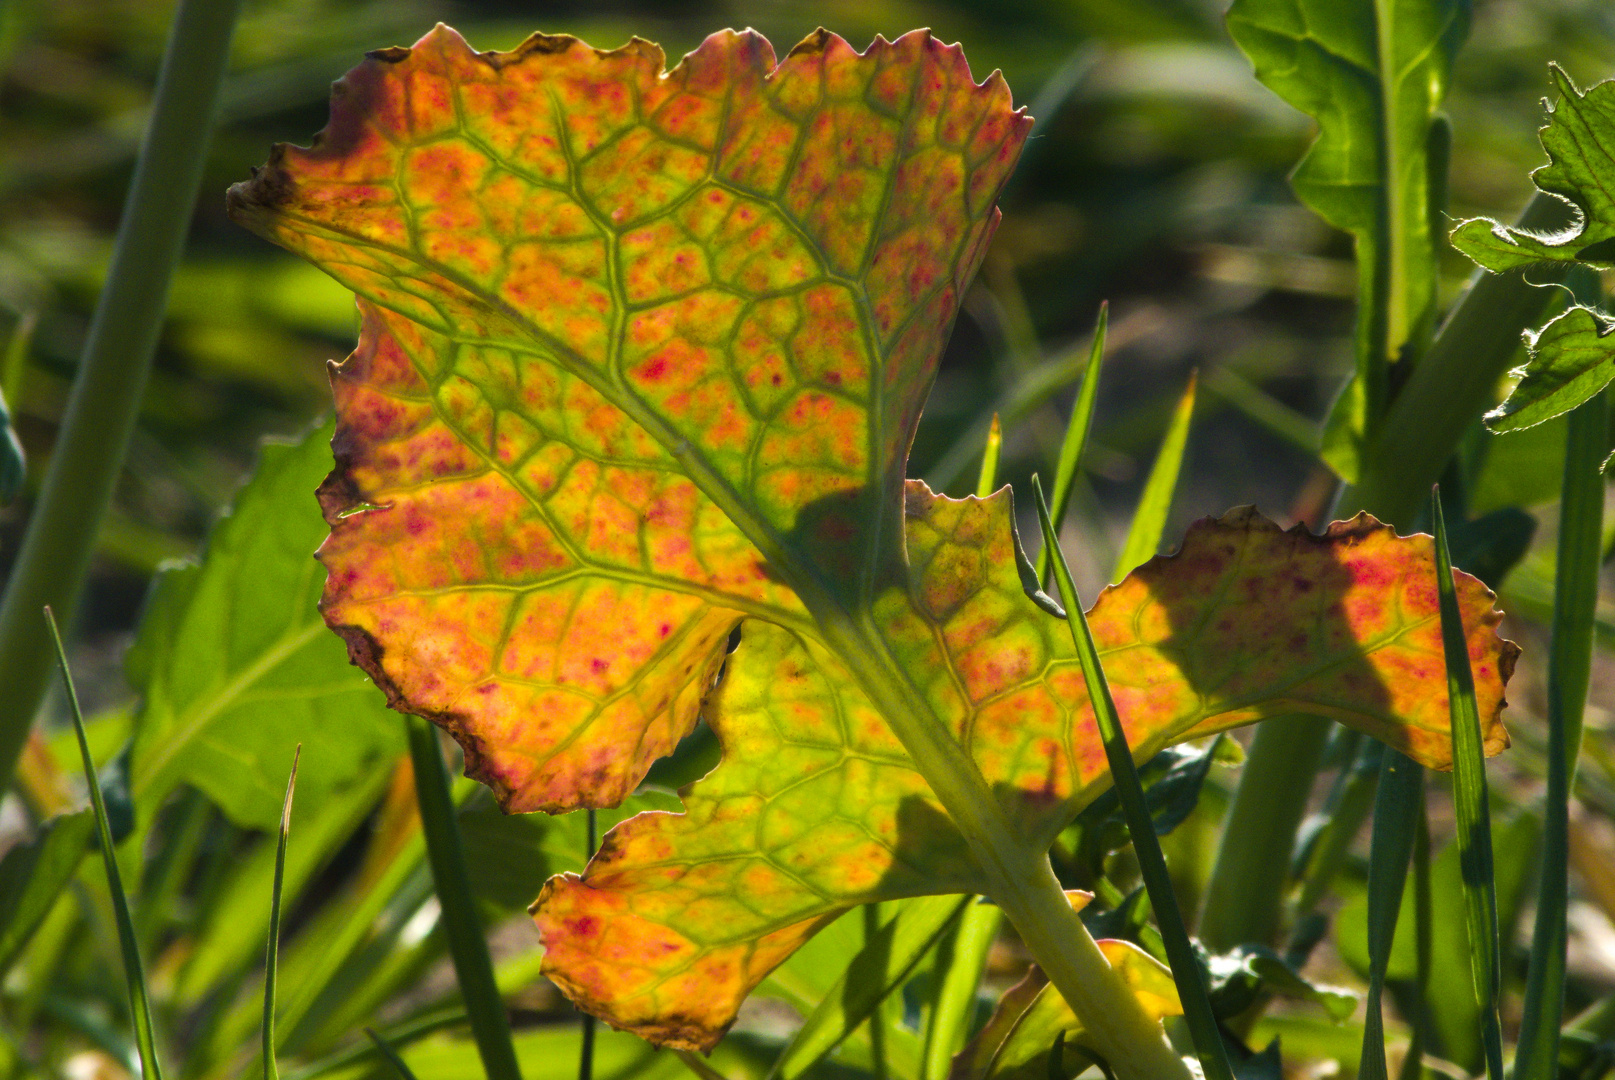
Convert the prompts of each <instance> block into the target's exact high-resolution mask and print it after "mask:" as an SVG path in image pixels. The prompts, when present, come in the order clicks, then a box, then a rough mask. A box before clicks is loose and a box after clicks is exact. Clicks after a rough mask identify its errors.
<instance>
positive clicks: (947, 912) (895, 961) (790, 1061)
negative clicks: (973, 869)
mask: <svg viewBox="0 0 1615 1080" xmlns="http://www.w3.org/2000/svg"><path fill="white" fill-rule="evenodd" d="M969 903H970V898H969V897H964V896H927V897H922V898H918V899H914V900H903V901H899V902H898V904H897V905H896V908H897V914H896V915H894V916H893V917H892V918H890V919H888V920H886V922H885V923H884V924H882V925H874V920H875V919H876V918H878V912H877V910H876V909H875V907H874V906H873V905H865V907H864V917H865V919H866V920H868V923H866V927H867V930H868V933H867V936H866V940H865V943H864V947H863V948H862V949H860V950H858V954H857V955H856V956H854V957H853V958H852V961H851V963H849V964H848V965H847V969H846V970H845V971H844V972H842V974H841V978H839V979H837V980H836V983H835V985H834V986H832V987H830V989H829V990H827V991H825V994H824V997H823V998H821V999H820V1000H819V1004H818V1006H817V1007H816V1008H815V1009H814V1010H813V1012H812V1013H811V1014H809V1016H808V1018H807V1020H806V1021H805V1022H804V1023H803V1024H802V1026H801V1028H800V1029H798V1031H797V1033H796V1035H795V1036H794V1037H792V1039H791V1041H790V1043H789V1044H788V1045H787V1046H786V1047H785V1049H784V1050H782V1051H781V1052H780V1055H779V1057H778V1058H777V1059H775V1061H774V1064H773V1067H772V1068H770V1069H769V1071H768V1080H795V1078H796V1077H799V1076H803V1075H805V1074H806V1073H807V1072H808V1071H809V1070H810V1069H812V1068H813V1067H814V1066H815V1065H816V1064H818V1063H819V1062H820V1061H822V1060H824V1058H825V1056H826V1055H828V1054H829V1053H830V1052H831V1051H832V1050H834V1049H835V1048H836V1047H837V1046H840V1045H841V1043H842V1041H843V1040H844V1039H846V1038H847V1036H849V1035H851V1034H852V1032H853V1031H854V1030H856V1029H857V1027H858V1025H859V1024H861V1023H863V1022H864V1021H865V1020H870V1019H872V1018H873V1019H874V1020H876V1021H878V1019H879V1018H878V1016H877V1009H878V1008H879V1006H880V1003H881V1002H882V1001H884V1000H885V999H886V997H887V995H888V994H890V993H891V992H892V991H894V990H896V989H897V988H898V987H899V986H902V985H903V983H904V982H905V981H906V980H907V979H908V977H909V976H910V975H912V974H913V973H914V969H915V967H916V966H917V965H918V964H919V962H920V961H921V960H923V959H924V958H925V956H926V954H928V953H929V952H930V951H931V950H932V949H933V948H935V946H936V943H937V942H938V941H939V940H940V939H941V937H942V935H943V934H944V933H945V932H946V931H947V929H948V927H950V926H952V925H953V922H954V920H955V919H956V918H958V917H959V914H960V912H961V911H962V910H963V909H964V908H965V907H966V906H967V905H968V904H969ZM994 910H996V909H994ZM879 1030H880V1028H879V1024H878V1023H876V1025H875V1027H874V1028H872V1029H871V1035H872V1036H874V1037H875V1038H878V1037H879V1036H878V1035H877V1034H876V1032H878V1031H879ZM876 1060H877V1063H878V1062H879V1060H880V1055H879V1054H878V1053H877V1054H876Z"/></svg>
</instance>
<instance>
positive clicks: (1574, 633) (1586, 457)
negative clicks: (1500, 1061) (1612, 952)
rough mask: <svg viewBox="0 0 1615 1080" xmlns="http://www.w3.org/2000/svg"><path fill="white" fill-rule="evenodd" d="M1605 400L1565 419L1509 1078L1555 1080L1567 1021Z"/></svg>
mask: <svg viewBox="0 0 1615 1080" xmlns="http://www.w3.org/2000/svg"><path fill="white" fill-rule="evenodd" d="M1608 401H1609V399H1608V397H1607V396H1606V395H1603V394H1599V395H1597V396H1595V397H1593V398H1591V399H1589V400H1588V401H1586V402H1585V403H1584V404H1582V405H1581V406H1580V407H1578V408H1577V409H1575V410H1574V411H1573V412H1571V414H1570V420H1569V427H1570V430H1569V434H1568V437H1567V440H1566V444H1565V471H1564V488H1563V491H1562V494H1561V495H1560V502H1559V552H1558V559H1557V562H1556V563H1555V566H1554V585H1553V638H1552V642H1551V643H1550V645H1549V649H1548V792H1547V805H1546V807H1545V809H1544V814H1545V820H1544V822H1543V843H1542V877H1541V884H1540V886H1539V889H1538V893H1537V907H1536V925H1535V927H1534V928H1533V930H1532V934H1531V967H1530V972H1529V974H1528V975H1527V976H1526V983H1525V1006H1524V1013H1523V1015H1522V1016H1521V1018H1520V1035H1519V1041H1518V1043H1517V1046H1518V1049H1517V1050H1516V1052H1515V1058H1514V1075H1515V1076H1516V1077H1517V1078H1518V1080H1553V1078H1554V1077H1555V1076H1556V1075H1557V1073H1558V1061H1559V1026H1560V1024H1561V1022H1562V1019H1563V1016H1564V996H1565V950H1566V947H1567V944H1568V940H1569V936H1568V933H1569V932H1568V927H1567V925H1566V908H1567V905H1568V902H1569V864H1570V850H1569V849H1570V792H1571V789H1572V786H1573V785H1574V783H1575V780H1576V759H1577V758H1578V757H1579V756H1580V753H1581V724H1582V712H1583V710H1584V709H1585V707H1586V704H1587V684H1588V680H1589V677H1590V675H1591V671H1592V646H1593V617H1594V614H1595V608H1596V607H1597V604H1598V571H1599V562H1600V558H1599V554H1600V553H1599V542H1600V532H1601V530H1602V527H1603V519H1604V478H1603V477H1602V476H1601V475H1599V471H1598V467H1599V463H1600V461H1601V460H1602V458H1603V454H1604V451H1605V440H1606V438H1607V431H1608V428H1609V404H1608Z"/></svg>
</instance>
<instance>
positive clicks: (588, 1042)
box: [578, 806, 597, 1080]
mask: <svg viewBox="0 0 1615 1080" xmlns="http://www.w3.org/2000/svg"><path fill="white" fill-rule="evenodd" d="M584 813H585V814H586V815H587V819H586V824H585V834H586V835H585V836H584V839H583V862H584V865H585V866H587V865H588V862H589V860H590V859H592V858H594V852H595V848H596V846H597V840H596V837H595V825H596V824H597V823H596V821H595V817H594V807H592V806H591V807H590V808H589V809H587V810H585V811H584ZM594 1029H595V1019H594V1017H593V1016H590V1015H589V1014H588V1013H584V1014H583V1031H582V1035H581V1038H580V1039H579V1045H578V1080H594Z"/></svg>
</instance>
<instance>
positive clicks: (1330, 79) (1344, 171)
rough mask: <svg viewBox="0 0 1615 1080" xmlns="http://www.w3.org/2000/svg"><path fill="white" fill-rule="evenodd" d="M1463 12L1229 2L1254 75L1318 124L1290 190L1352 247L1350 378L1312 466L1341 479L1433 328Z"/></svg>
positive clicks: (1461, 2)
mask: <svg viewBox="0 0 1615 1080" xmlns="http://www.w3.org/2000/svg"><path fill="white" fill-rule="evenodd" d="M1468 23H1469V4H1468V3H1467V2H1466V0H1374V2H1370V0H1351V2H1346V3H1341V2H1337V0H1236V2H1235V3H1234V4H1233V6H1232V7H1230V8H1229V11H1228V30H1229V33H1230V34H1231V35H1232V36H1233V39H1234V41H1235V43H1236V44H1237V45H1238V46H1239V47H1240V49H1242V50H1243V51H1244V53H1245V55H1246V56H1248V57H1249V58H1250V60H1251V63H1252V65H1253V66H1254V67H1255V69H1256V77H1257V78H1258V79H1260V80H1261V81H1262V82H1263V83H1264V84H1266V85H1267V86H1268V87H1269V88H1270V89H1271V90H1273V92H1274V93H1276V94H1278V95H1279V96H1280V97H1282V98H1284V100H1286V101H1288V102H1289V103H1290V104H1291V105H1293V106H1295V107H1296V108H1297V109H1300V110H1301V111H1302V112H1304V113H1306V114H1307V115H1308V116H1310V117H1312V118H1313V119H1314V120H1316V121H1317V122H1318V137H1317V139H1316V140H1315V141H1314V142H1313V144H1312V146H1311V148H1310V149H1309V150H1308V151H1307V154H1306V156H1305V157H1304V158H1302V160H1301V163H1300V165H1299V166H1297V167H1296V170H1295V173H1294V174H1293V175H1292V177H1291V184H1292V185H1293V186H1294V188H1295V192H1296V194H1297V195H1298V196H1299V197H1300V199H1301V201H1302V202H1304V203H1306V205H1308V206H1309V207H1311V208H1312V209H1313V210H1314V211H1315V212H1316V213H1317V214H1318V215H1319V216H1320V217H1322V218H1323V219H1324V220H1325V221H1327V222H1329V224H1331V225H1333V226H1335V227H1336V228H1338V229H1343V230H1345V231H1347V232H1349V233H1351V234H1352V237H1353V239H1354V240H1355V241H1356V248H1357V268H1358V271H1357V272H1358V285H1357V304H1358V317H1357V372H1356V376H1355V377H1354V379H1353V380H1352V381H1351V382H1350V383H1349V384H1348V385H1347V387H1346V390H1345V392H1344V393H1343V394H1342V395H1341V398H1340V400H1339V401H1338V402H1337V403H1336V406H1335V410H1334V413H1333V415H1331V417H1330V419H1329V422H1328V425H1327V426H1326V429H1325V433H1324V450H1323V456H1324V457H1325V459H1326V460H1327V461H1328V462H1329V464H1330V465H1331V466H1332V467H1333V468H1335V469H1336V470H1337V471H1339V472H1340V473H1341V475H1342V476H1344V477H1345V478H1346V479H1347V480H1348V481H1353V482H1355V480H1356V479H1357V476H1358V471H1359V470H1360V469H1361V467H1362V460H1361V459H1362V454H1363V450H1364V448H1365V444H1364V439H1365V438H1366V437H1368V436H1369V435H1370V434H1371V431H1370V429H1371V428H1372V427H1373V426H1374V423H1375V422H1376V421H1377V418H1378V416H1379V413H1380V411H1381V410H1382V409H1383V408H1384V407H1385V404H1386V401H1385V400H1384V399H1385V388H1384V384H1383V380H1384V374H1383V372H1384V368H1385V367H1386V365H1388V364H1391V363H1394V362H1396V361H1397V360H1399V359H1401V358H1402V357H1403V355H1404V354H1405V353H1413V354H1417V353H1420V352H1422V351H1423V349H1424V348H1425V345H1426V344H1427V339H1428V336H1429V333H1430V330H1431V327H1432V325H1433V323H1434V318H1435V303H1436V292H1435V286H1436V274H1435V266H1436V264H1435V259H1436V246H1435V245H1436V241H1437V237H1436V235H1435V232H1434V229H1433V227H1432V221H1433V219H1434V217H1435V215H1434V214H1433V213H1432V208H1433V207H1438V206H1439V205H1440V203H1439V202H1438V201H1437V199H1438V197H1440V196H1441V195H1442V194H1444V193H1442V192H1440V179H1439V178H1440V177H1441V176H1442V175H1444V173H1445V170H1446V161H1445V156H1446V151H1445V147H1444V145H1443V140H1442V139H1440V138H1439V135H1438V130H1440V129H1442V126H1443V121H1442V120H1441V118H1440V108H1441V103H1442V100H1443V99H1444V98H1445V96H1446V92H1447V85H1448V80H1449V77H1450V74H1451V70H1452V63H1453V58H1454V56H1455V55H1456V53H1457V51H1458V48H1459V46H1460V45H1461V44H1462V42H1463V39H1464V36H1465V35H1466V33H1467V32H1468Z"/></svg>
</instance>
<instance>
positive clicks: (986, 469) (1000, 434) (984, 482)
mask: <svg viewBox="0 0 1615 1080" xmlns="http://www.w3.org/2000/svg"><path fill="white" fill-rule="evenodd" d="M1003 446H1004V429H1003V428H1002V427H1000V426H999V423H998V414H997V413H993V423H992V426H991V427H989V428H988V429H987V441H986V443H985V444H984V446H983V449H982V451H981V474H980V475H979V476H978V477H977V478H976V497H977V498H979V499H985V498H986V497H987V496H989V495H991V494H992V493H993V489H994V488H996V487H997V486H998V454H999V451H1001V450H1002V449H1003Z"/></svg>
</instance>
